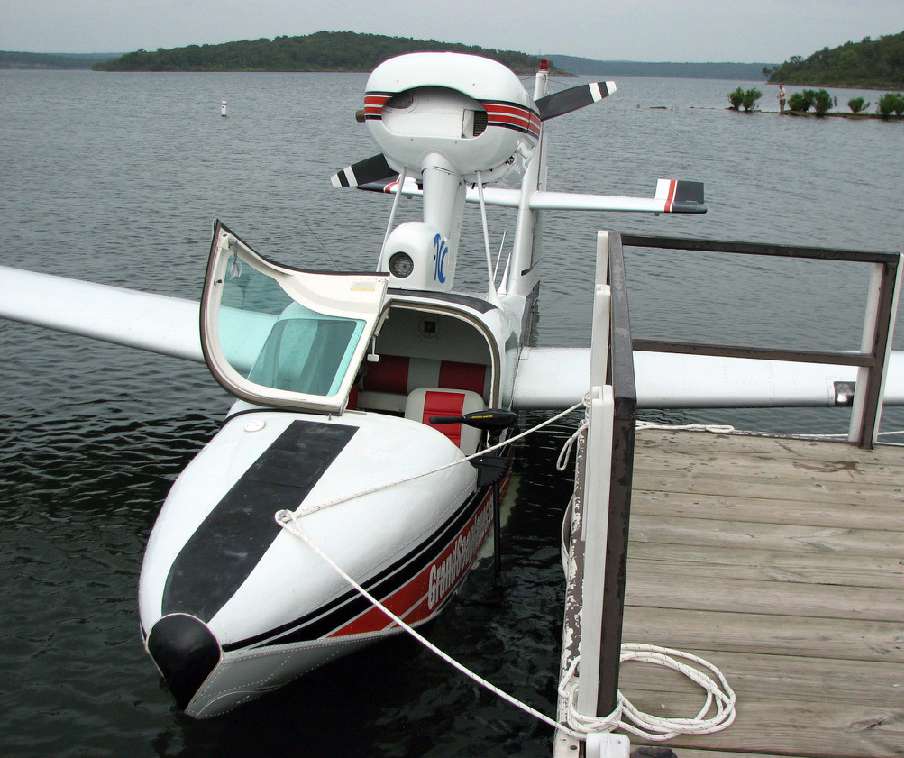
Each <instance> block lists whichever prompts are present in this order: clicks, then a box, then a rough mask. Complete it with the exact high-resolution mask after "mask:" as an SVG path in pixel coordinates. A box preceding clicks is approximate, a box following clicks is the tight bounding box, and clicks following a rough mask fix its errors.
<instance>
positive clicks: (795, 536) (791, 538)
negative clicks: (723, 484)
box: [631, 510, 904, 558]
mask: <svg viewBox="0 0 904 758" xmlns="http://www.w3.org/2000/svg"><path fill="white" fill-rule="evenodd" d="M902 514H904V510H902ZM631 539H632V540H634V541H636V542H665V543H671V544H678V545H703V546H706V545H709V546H712V547H733V548H736V549H744V548H755V549H759V550H787V551H791V552H813V553H834V552H839V553H845V554H855V555H858V554H859V555H878V556H884V557H887V558H897V557H899V556H904V532H889V531H881V530H875V529H872V530H871V529H849V528H842V527H834V526H820V525H805V526H801V525H797V524H756V523H753V522H749V521H724V520H722V519H699V518H685V517H681V516H675V517H671V518H660V517H658V516H648V515H645V514H643V513H640V514H638V515H637V516H634V517H632V518H631Z"/></svg>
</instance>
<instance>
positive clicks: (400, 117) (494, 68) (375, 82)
mask: <svg viewBox="0 0 904 758" xmlns="http://www.w3.org/2000/svg"><path fill="white" fill-rule="evenodd" d="M364 118H365V120H366V122H367V126H368V128H369V130H370V133H371V136H372V137H373V138H374V140H375V141H376V143H377V144H378V145H379V146H380V149H381V150H382V151H383V153H384V155H385V156H386V159H387V161H388V162H389V164H390V165H391V166H392V167H393V168H394V169H396V170H398V171H400V170H401V169H402V168H403V167H404V168H405V169H407V170H408V172H409V175H417V174H418V173H420V172H421V171H422V170H423V169H424V167H425V161H426V159H427V157H428V156H430V155H431V154H439V155H441V156H442V157H443V158H444V159H445V160H446V161H447V162H448V164H449V166H450V167H451V169H452V170H453V171H454V172H455V173H457V174H459V175H461V176H462V177H464V178H465V180H466V181H468V180H470V181H473V176H474V174H475V173H476V172H477V171H480V172H481V176H482V178H483V181H485V182H487V181H493V180H495V179H499V178H501V177H502V176H503V175H504V174H505V173H507V172H508V170H509V169H510V168H511V167H512V165H513V164H514V163H515V162H516V161H520V160H523V159H525V158H527V157H528V156H529V155H530V153H531V151H532V150H533V148H534V146H535V145H536V143H537V139H538V137H539V134H540V118H539V116H538V114H537V112H536V110H535V107H534V104H533V101H532V100H531V99H530V97H529V96H528V94H527V92H526V90H525V89H524V87H523V86H522V85H521V82H520V81H519V80H518V77H517V76H515V74H514V73H513V72H512V71H510V70H509V69H508V68H506V67H505V66H503V65H502V64H501V63H497V62H496V61H493V60H489V59H488V58H479V57H477V56H473V55H463V54H461V53H410V54H407V55H400V56H398V57H397V58H391V59H390V60H388V61H385V62H384V63H381V64H380V65H379V66H377V68H376V69H374V71H373V73H371V75H370V78H369V79H368V81H367V90H366V92H365V95H364Z"/></svg>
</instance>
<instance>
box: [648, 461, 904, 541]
mask: <svg viewBox="0 0 904 758" xmlns="http://www.w3.org/2000/svg"><path fill="white" fill-rule="evenodd" d="M901 475H902V477H904V470H902V473H901ZM631 503H632V512H633V513H644V514H649V515H657V516H685V517H689V518H714V519H722V520H725V521H753V522H757V523H762V524H799V525H814V524H819V525H821V526H838V527H842V528H851V529H882V530H890V531H895V532H904V519H902V518H901V507H900V506H897V505H884V504H875V503H873V504H864V503H850V504H848V505H846V506H845V507H844V508H839V507H838V506H837V505H834V504H832V503H824V502H815V503H813V502H807V501H796V502H793V503H789V501H787V500H779V499H770V498H763V497H732V496H730V495H709V494H706V495H699V494H691V493H687V492H663V491H659V490H647V489H643V488H642V487H636V488H635V489H634V491H633V495H632V498H631Z"/></svg>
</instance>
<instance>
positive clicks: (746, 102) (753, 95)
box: [738, 87, 763, 113]
mask: <svg viewBox="0 0 904 758" xmlns="http://www.w3.org/2000/svg"><path fill="white" fill-rule="evenodd" d="M738 89H741V88H740V87H738ZM762 96H763V93H762V92H760V91H759V90H758V89H757V88H756V87H753V88H751V89H748V90H745V91H744V97H743V99H742V101H741V105H743V106H744V112H745V113H748V112H749V111H750V110H751V109H752V108H753V107H754V106H755V105H756V101H757V100H759V99H760V98H761V97H762Z"/></svg>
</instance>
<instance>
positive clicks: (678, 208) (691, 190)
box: [655, 179, 706, 213]
mask: <svg viewBox="0 0 904 758" xmlns="http://www.w3.org/2000/svg"><path fill="white" fill-rule="evenodd" d="M655 197H656V199H657V200H662V201H663V202H664V203H665V205H664V210H663V213H706V206H705V205H704V203H703V182H690V181H687V180H686V179H660V180H659V181H658V182H656V195H655Z"/></svg>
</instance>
